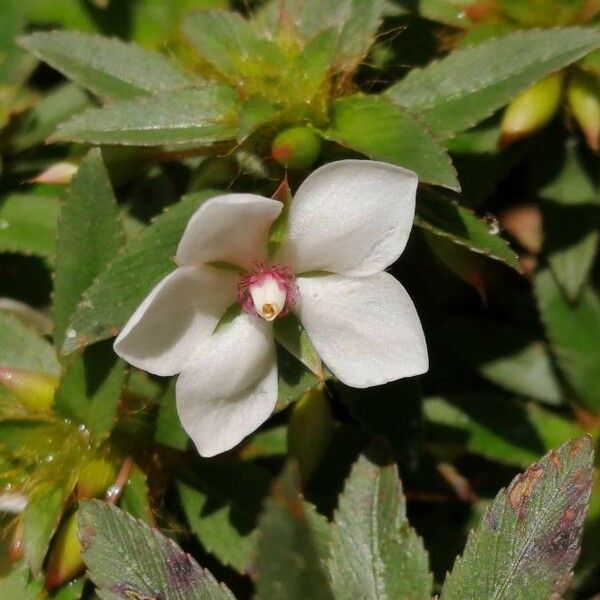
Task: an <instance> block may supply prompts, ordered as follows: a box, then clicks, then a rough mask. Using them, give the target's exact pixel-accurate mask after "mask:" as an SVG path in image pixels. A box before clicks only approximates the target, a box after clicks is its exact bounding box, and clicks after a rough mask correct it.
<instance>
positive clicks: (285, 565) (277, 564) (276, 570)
mask: <svg viewBox="0 0 600 600" xmlns="http://www.w3.org/2000/svg"><path fill="white" fill-rule="evenodd" d="M309 513H310V511H307V510H306V508H305V506H304V503H303V502H302V497H301V495H300V481H299V475H298V470H297V468H296V467H295V466H294V464H293V463H290V464H288V466H287V467H286V468H285V470H284V472H283V474H282V475H281V477H280V478H279V479H278V480H277V482H276V483H275V486H274V487H273V491H272V493H271V497H270V498H269V499H268V500H267V502H266V506H265V512H264V514H263V515H262V517H261V518H260V523H259V535H260V537H259V542H258V549H257V558H256V572H255V577H256V591H257V598H258V599H259V600H272V599H273V598H277V600H287V599H289V600H322V599H327V600H332V599H333V598H334V596H333V593H332V591H331V588H330V586H329V583H328V581H327V577H326V575H325V569H324V567H323V559H324V556H323V554H322V549H323V546H322V540H323V531H320V533H319V531H318V530H317V529H315V528H314V526H313V524H312V519H311V518H310V517H308V514H309Z"/></svg>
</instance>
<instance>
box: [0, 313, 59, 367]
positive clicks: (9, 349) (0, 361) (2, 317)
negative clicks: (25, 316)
mask: <svg viewBox="0 0 600 600" xmlns="http://www.w3.org/2000/svg"><path fill="white" fill-rule="evenodd" d="M0 366H2V367H13V368H15V369H25V370H27V371H35V372H38V373H47V374H48V375H54V376H58V375H59V374H60V364H59V362H58V359H57V358H56V352H55V350H54V348H53V347H52V345H51V344H50V343H48V342H47V341H46V340H45V339H44V338H43V337H42V336H41V335H39V334H38V333H37V332H35V331H34V330H33V329H30V328H29V327H26V326H25V325H23V324H22V323H21V321H19V320H18V319H17V318H16V317H13V316H12V315H9V314H6V313H5V312H3V311H0Z"/></svg>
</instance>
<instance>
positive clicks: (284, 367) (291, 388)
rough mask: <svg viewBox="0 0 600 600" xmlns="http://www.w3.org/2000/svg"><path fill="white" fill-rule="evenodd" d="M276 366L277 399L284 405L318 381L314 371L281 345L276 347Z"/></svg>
mask: <svg viewBox="0 0 600 600" xmlns="http://www.w3.org/2000/svg"><path fill="white" fill-rule="evenodd" d="M277 367H278V376H279V380H278V382H279V388H278V390H279V391H278V400H279V402H280V403H281V404H283V405H284V406H285V405H286V404H288V403H290V402H294V400H297V399H298V398H299V397H300V395H301V394H303V393H304V392H306V391H307V390H309V389H310V388H312V387H314V386H315V385H316V384H317V383H318V382H319V380H318V379H317V377H316V376H315V374H314V373H312V372H311V371H309V370H308V369H307V368H306V367H305V366H304V365H303V364H302V363H301V362H300V361H299V360H297V359H296V358H294V356H293V355H292V354H290V353H289V352H288V351H287V350H284V349H283V348H281V347H278V348H277Z"/></svg>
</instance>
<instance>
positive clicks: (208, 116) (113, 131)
mask: <svg viewBox="0 0 600 600" xmlns="http://www.w3.org/2000/svg"><path fill="white" fill-rule="evenodd" d="M239 110H240V105H239V101H238V99H237V95H236V93H235V90H234V89H233V88H232V87H229V86H228V85H224V84H217V83H214V84H206V85H204V86H203V87H200V86H198V87H194V88H189V89H183V90H178V91H174V92H170V93H162V94H161V95H157V96H151V97H143V98H137V99H134V100H126V101H121V102H115V103H114V104H110V105H108V106H107V107H105V108H94V109H90V110H87V111H85V112H84V113H82V114H80V115H77V116H75V117H73V118H72V119H70V120H69V121H67V122H66V123H64V124H63V125H61V126H60V127H59V128H58V129H57V131H56V132H55V134H54V135H53V136H52V137H51V141H55V142H56V141H62V142H65V141H66V142H82V143H89V144H122V145H125V146H160V145H173V146H176V145H182V144H195V145H209V144H212V143H214V142H219V141H224V140H232V139H235V138H236V136H237V133H238V116H239V115H238V113H239Z"/></svg>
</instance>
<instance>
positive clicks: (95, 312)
mask: <svg viewBox="0 0 600 600" xmlns="http://www.w3.org/2000/svg"><path fill="white" fill-rule="evenodd" d="M216 193H217V192H214V191H205V192H200V193H197V194H192V195H189V196H186V197H184V198H183V199H182V200H181V201H180V202H179V203H177V204H176V205H175V206H173V207H171V208H170V209H168V210H166V211H165V212H164V213H163V214H162V215H160V216H159V217H157V218H156V220H155V221H154V222H153V223H152V224H151V225H150V226H148V227H147V228H146V229H144V230H143V231H142V232H141V233H140V235H139V236H138V237H137V238H135V239H133V240H132V241H131V242H129V243H127V244H126V245H125V247H124V248H123V249H122V250H121V252H120V254H119V255H118V256H117V257H116V258H115V259H114V260H113V261H112V262H111V263H109V265H108V266H107V267H106V268H105V269H104V270H103V271H102V273H100V275H99V276H98V278H97V279H96V281H95V282H94V283H93V285H92V286H91V287H90V288H89V289H88V290H87V291H86V293H85V294H84V296H83V300H82V302H81V303H80V304H79V306H78V307H77V310H76V311H75V314H74V315H73V318H72V321H71V323H70V325H69V328H70V329H72V330H73V331H74V332H75V335H74V336H73V337H70V338H67V339H66V340H65V345H64V347H63V350H64V352H72V351H73V350H75V349H76V348H77V347H80V346H85V345H87V344H91V343H93V342H96V341H98V340H103V339H106V338H108V337H111V336H113V335H115V334H116V332H117V331H118V329H119V328H120V327H121V326H123V324H124V323H125V322H126V321H127V319H129V317H130V316H131V315H132V314H133V312H134V311H135V309H136V308H137V307H138V306H139V305H140V303H141V302H142V300H143V299H144V298H145V297H146V296H147V294H148V293H149V292H150V290H151V289H152V288H153V287H154V286H155V285H156V284H157V283H158V282H159V281H160V280H161V279H162V278H163V277H165V276H166V275H167V274H168V273H170V272H171V271H173V269H174V268H175V265H174V263H173V258H172V257H173V256H175V252H176V249H177V245H178V244H179V240H180V239H181V235H182V234H183V230H184V229H185V226H186V225H187V222H188V221H189V219H190V217H191V216H192V215H193V214H194V212H195V211H196V209H197V208H198V207H199V206H200V204H201V203H202V202H204V200H206V199H207V198H210V197H211V196H214V195H216Z"/></svg>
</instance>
